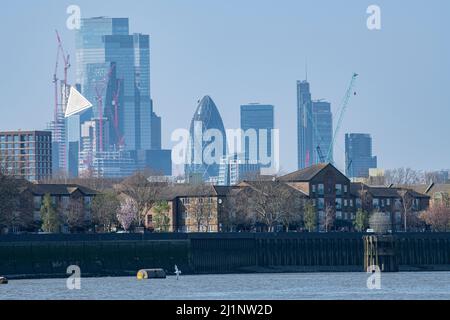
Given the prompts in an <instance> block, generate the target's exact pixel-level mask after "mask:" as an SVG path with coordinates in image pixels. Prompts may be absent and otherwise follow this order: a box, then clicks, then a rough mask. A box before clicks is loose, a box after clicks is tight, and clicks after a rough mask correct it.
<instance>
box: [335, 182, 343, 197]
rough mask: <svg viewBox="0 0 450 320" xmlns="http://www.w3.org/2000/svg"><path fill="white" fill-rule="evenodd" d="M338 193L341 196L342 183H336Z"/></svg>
mask: <svg viewBox="0 0 450 320" xmlns="http://www.w3.org/2000/svg"><path fill="white" fill-rule="evenodd" d="M336 195H337V196H341V195H342V184H337V185H336Z"/></svg>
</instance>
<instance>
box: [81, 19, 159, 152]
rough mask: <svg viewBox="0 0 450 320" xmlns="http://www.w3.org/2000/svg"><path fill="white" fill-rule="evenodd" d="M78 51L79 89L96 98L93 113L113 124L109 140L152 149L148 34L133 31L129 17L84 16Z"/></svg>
mask: <svg viewBox="0 0 450 320" xmlns="http://www.w3.org/2000/svg"><path fill="white" fill-rule="evenodd" d="M76 52H77V82H78V83H79V84H80V86H81V93H82V94H83V95H84V96H85V97H86V98H87V99H88V100H89V101H91V102H92V104H94V107H93V109H92V113H93V114H92V116H93V118H98V117H99V116H100V115H102V116H103V118H104V122H105V125H106V126H109V127H110V130H109V132H110V137H111V139H110V144H111V145H115V146H118V145H119V144H120V141H119V140H120V139H122V142H123V146H124V148H125V150H149V149H151V145H152V143H151V139H152V137H151V123H152V114H153V110H152V102H151V98H150V97H151V95H150V38H149V36H148V35H142V34H134V35H130V34H129V25H128V19H124V18H104V17H99V18H90V19H83V20H82V24H81V28H80V30H79V31H78V32H77V34H76ZM100 105H101V106H102V108H103V110H102V112H101V113H100V110H99V107H100ZM107 147H109V146H106V147H105V148H107Z"/></svg>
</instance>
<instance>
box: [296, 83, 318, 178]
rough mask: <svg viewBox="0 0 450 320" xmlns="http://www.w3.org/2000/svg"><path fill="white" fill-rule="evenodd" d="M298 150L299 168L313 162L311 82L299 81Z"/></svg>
mask: <svg viewBox="0 0 450 320" xmlns="http://www.w3.org/2000/svg"><path fill="white" fill-rule="evenodd" d="M297 148H298V150H297V152H298V169H304V168H306V167H309V166H311V165H312V164H313V157H314V153H315V151H314V147H313V124H312V101H311V91H310V87H309V82H307V81H297Z"/></svg>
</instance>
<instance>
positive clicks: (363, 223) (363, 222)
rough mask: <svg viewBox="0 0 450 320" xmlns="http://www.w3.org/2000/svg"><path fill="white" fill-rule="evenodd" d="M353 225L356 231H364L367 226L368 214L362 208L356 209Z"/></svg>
mask: <svg viewBox="0 0 450 320" xmlns="http://www.w3.org/2000/svg"><path fill="white" fill-rule="evenodd" d="M353 225H354V226H355V229H356V231H358V232H363V231H365V230H366V229H367V227H368V226H369V214H368V213H367V212H365V211H364V210H362V209H358V211H357V212H356V217H355V221H354V222H353Z"/></svg>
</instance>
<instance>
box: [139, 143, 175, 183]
mask: <svg viewBox="0 0 450 320" xmlns="http://www.w3.org/2000/svg"><path fill="white" fill-rule="evenodd" d="M132 154H134V155H133V157H134V159H135V160H136V166H137V169H139V170H147V171H148V173H149V174H151V176H153V177H156V176H171V175H172V150H161V149H159V150H156V149H155V150H138V151H135V152H133V153H132Z"/></svg>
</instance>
